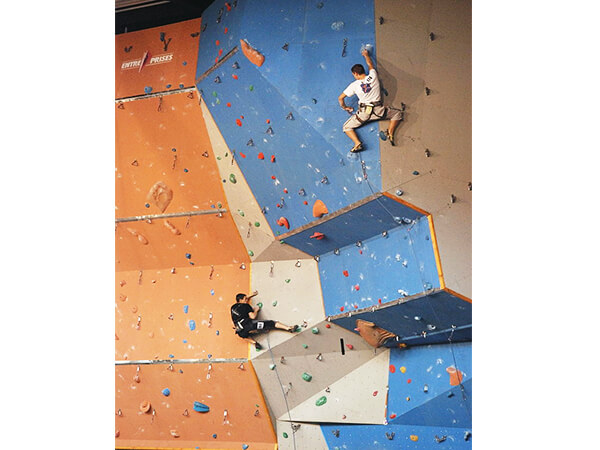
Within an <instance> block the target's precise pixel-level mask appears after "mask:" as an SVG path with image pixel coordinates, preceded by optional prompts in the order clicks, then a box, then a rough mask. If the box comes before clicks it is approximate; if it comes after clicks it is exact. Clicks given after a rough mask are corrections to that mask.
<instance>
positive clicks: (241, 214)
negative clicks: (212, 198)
mask: <svg viewBox="0 0 600 450" xmlns="http://www.w3.org/2000/svg"><path fill="white" fill-rule="evenodd" d="M238 214H239V215H240V216H242V217H244V216H245V214H244V211H242V210H241V209H238Z"/></svg>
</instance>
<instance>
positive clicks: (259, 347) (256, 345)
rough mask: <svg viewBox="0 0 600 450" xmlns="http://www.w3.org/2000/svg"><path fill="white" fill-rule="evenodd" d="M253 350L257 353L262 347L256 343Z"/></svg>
mask: <svg viewBox="0 0 600 450" xmlns="http://www.w3.org/2000/svg"><path fill="white" fill-rule="evenodd" d="M254 348H255V349H256V350H257V351H258V350H262V345H260V344H259V343H258V342H257V343H255V344H254Z"/></svg>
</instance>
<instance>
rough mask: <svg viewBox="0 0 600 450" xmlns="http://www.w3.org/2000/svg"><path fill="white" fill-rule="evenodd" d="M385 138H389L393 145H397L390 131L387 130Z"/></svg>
mask: <svg viewBox="0 0 600 450" xmlns="http://www.w3.org/2000/svg"><path fill="white" fill-rule="evenodd" d="M385 137H386V138H387V140H388V141H390V144H391V145H395V144H396V143H395V142H394V136H392V135H391V134H390V132H389V131H388V130H385ZM384 141H385V139H384Z"/></svg>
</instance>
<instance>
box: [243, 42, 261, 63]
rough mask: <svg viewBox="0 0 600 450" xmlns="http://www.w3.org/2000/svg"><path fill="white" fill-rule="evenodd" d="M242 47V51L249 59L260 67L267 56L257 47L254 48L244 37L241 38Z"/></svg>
mask: <svg viewBox="0 0 600 450" xmlns="http://www.w3.org/2000/svg"><path fill="white" fill-rule="evenodd" d="M240 47H241V48H242V52H243V53H244V55H245V56H246V58H248V60H249V61H250V62H251V63H252V64H254V65H256V66H258V67H260V66H262V65H263V63H264V62H265V57H264V55H263V54H261V53H259V52H258V51H257V50H256V49H254V48H252V47H251V46H250V44H248V42H247V41H246V40H244V39H240Z"/></svg>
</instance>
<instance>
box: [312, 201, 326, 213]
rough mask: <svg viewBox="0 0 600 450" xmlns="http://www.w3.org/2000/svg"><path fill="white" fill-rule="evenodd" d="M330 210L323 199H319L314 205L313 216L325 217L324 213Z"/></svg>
mask: <svg viewBox="0 0 600 450" xmlns="http://www.w3.org/2000/svg"><path fill="white" fill-rule="evenodd" d="M328 212H329V211H328V210H327V206H325V203H323V202H322V201H321V200H317V201H316V202H315V204H314V205H313V216H314V217H323V215H325V214H327V213H328Z"/></svg>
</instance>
